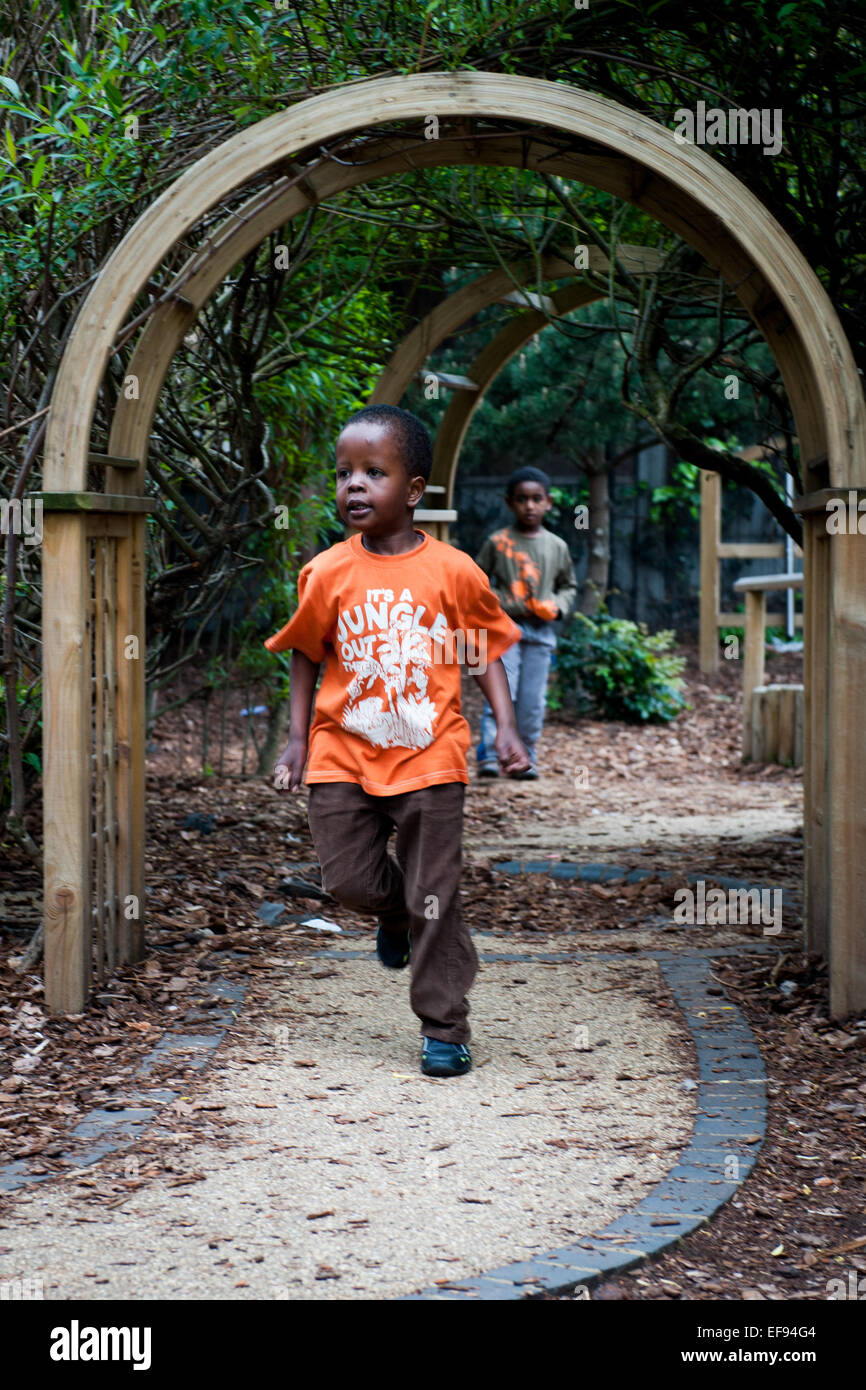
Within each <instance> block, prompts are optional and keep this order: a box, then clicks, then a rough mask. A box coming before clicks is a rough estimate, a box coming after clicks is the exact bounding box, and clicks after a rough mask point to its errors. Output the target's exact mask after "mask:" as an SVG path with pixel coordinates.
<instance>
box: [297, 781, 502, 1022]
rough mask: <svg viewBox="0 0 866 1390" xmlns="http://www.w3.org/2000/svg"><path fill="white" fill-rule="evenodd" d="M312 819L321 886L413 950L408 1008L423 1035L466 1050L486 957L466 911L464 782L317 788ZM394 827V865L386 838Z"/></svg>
mask: <svg viewBox="0 0 866 1390" xmlns="http://www.w3.org/2000/svg"><path fill="white" fill-rule="evenodd" d="M309 791H310V798H309V802H308V806H307V816H308V818H309V822H310V830H311V832H312V835H313V842H314V844H315V846H316V854H317V855H318V857H319V862H320V863H321V866H322V886H323V888H324V889H325V890H326V892H328V893H332V894H333V895H334V897H335V898H336V899H337V901H338V902H339V903H341V904H342V906H343V907H348V908H351V909H352V910H353V911H354V912H369V913H372V914H373V915H374V916H375V917H377V918H378V919H379V921H380V922H381V923H382V926H383V928H384V929H385V931H387V932H391V933H393V934H395V935H397V934H400V933H405V932H408V933H409V935H410V937H411V941H412V958H411V961H410V970H411V972H412V973H411V982H410V986H409V1002H410V1004H411V1006H412V1010H413V1012H414V1013H415V1014H416V1015H417V1016H418V1018H419V1019H420V1020H421V1032H422V1033H423V1034H424V1036H425V1037H428V1038H439V1039H441V1041H442V1042H452V1043H467V1042H468V1041H469V1038H470V1028H469V1023H468V1014H469V1001H468V999H467V998H466V996H467V994H468V992H469V989H470V987H471V985H472V982H473V980H474V979H475V976H476V974H477V973H478V953H477V952H476V950H475V946H474V943H473V941H472V937H471V936H470V934H469V928H468V927H467V926H466V924H465V922H464V920H463V915H462V912H461V909H460V868H461V862H462V852H463V798H464V793H465V784H464V783H463V782H439V783H436V784H435V785H434V786H432V787H421V788H419V789H418V790H417V791H413V792H401V793H400V794H399V795H395V796H371V795H370V793H369V792H365V791H364V789H363V787H360V786H359V785H358V783H357V782H313V783H312V784H310V788H309ZM395 826H396V829H397V839H396V844H395V854H396V858H394V857H392V856H391V855H390V854H389V853H388V849H387V845H388V837H389V835H390V834H391V831H392V830H393V829H394V827H395Z"/></svg>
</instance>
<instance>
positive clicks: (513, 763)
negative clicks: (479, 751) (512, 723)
mask: <svg viewBox="0 0 866 1390" xmlns="http://www.w3.org/2000/svg"><path fill="white" fill-rule="evenodd" d="M493 747H494V748H495V749H496V756H497V758H498V759H499V761H500V763H501V764H502V771H503V772H525V771H526V769H527V768H528V767H530V766H531V763H532V760H531V758H530V756H529V754H528V753H527V751H526V749H525V748H524V746H523V744H522V743H521V741H520V738H519V737H518V734H517V731H516V729H509V728H503V729H497V732H496V738H495V740H494V742H493Z"/></svg>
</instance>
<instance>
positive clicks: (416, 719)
mask: <svg viewBox="0 0 866 1390" xmlns="http://www.w3.org/2000/svg"><path fill="white" fill-rule="evenodd" d="M336 463H337V510H338V511H339V514H340V517H341V518H342V520H343V521H344V522H345V523H347V524H349V525H351V526H354V527H356V528H357V533H356V534H355V535H353V536H351V537H350V539H349V540H347V541H341V542H339V544H337V545H334V546H331V548H330V549H329V550H326V551H324V552H323V553H322V554H321V555H317V556H316V557H315V558H314V559H313V560H311V561H310V563H309V564H308V565H305V566H304V568H303V569H302V570H301V573H300V575H299V577H298V608H297V611H296V612H295V614H294V616H293V618H292V619H291V621H290V622H289V623H288V624H287V625H286V626H285V627H284V628H282V630H281V631H280V632H278V633H276V634H275V635H274V636H273V637H270V638H268V640H267V641H266V642H265V646H266V647H267V649H268V650H269V651H274V652H278V651H285V650H288V649H291V651H292V662H291V687H290V689H291V708H290V729H289V741H288V744H287V746H286V749H285V751H284V752H283V753H282V755H281V756H280V758H279V759H278V761H277V764H276V767H275V769H274V773H275V785H276V786H277V787H287V788H288V789H289V790H290V791H296V790H297V789H298V788H299V787H300V785H301V781H302V778H303V775H304V765H305V764H306V765H307V770H306V783H307V785H308V786H309V789H310V791H309V805H308V815H309V821H310V829H311V831H312V835H313V840H314V843H315V846H316V853H317V855H318V857H319V860H320V863H321V866H322V885H323V887H324V888H325V890H326V891H327V892H329V893H331V894H333V896H334V897H335V898H336V899H337V900H338V902H340V903H341V904H342V905H343V906H344V907H350V908H352V909H354V910H355V911H359V912H370V913H373V914H374V915H375V916H376V917H377V918H378V924H379V925H378V933H377V939H376V950H377V954H378V956H379V959H380V960H381V961H382V962H383V964H385V965H387V966H390V967H392V968H395V969H400V968H402V967H403V966H405V965H407V964H408V963H409V961H410V958H411V965H412V981H411V987H410V994H409V998H410V1002H411V1005H412V1008H413V1010H414V1012H415V1013H416V1014H417V1016H418V1018H419V1019H420V1020H421V1032H422V1035H423V1047H422V1054H421V1070H422V1071H423V1072H424V1073H425V1074H426V1075H428V1076H459V1075H462V1074H463V1073H464V1072H467V1071H469V1069H470V1067H471V1065H472V1059H471V1056H470V1053H469V1049H468V1047H467V1045H466V1044H467V1043H468V1042H469V1038H470V1029H469V1023H468V1014H469V1003H468V1000H467V998H466V995H467V993H468V991H469V989H470V987H471V985H472V982H473V980H474V979H475V976H476V974H477V970H478V956H477V953H476V951H475V946H474V944H473V942H472V938H471V936H470V934H469V930H468V928H467V927H466V925H465V923H464V921H463V918H462V914H461V910H460V866H461V848H462V845H461V840H462V824H463V798H464V794H465V793H464V789H465V785H466V783H468V781H469V775H468V772H467V770H466V754H467V751H468V749H469V743H470V734H469V726H468V724H467V723H466V720H465V719H464V718H463V715H462V714H461V710H460V663H461V662H463V661H465V663H466V665H467V666H468V667H469V668H470V669H472V674H473V676H474V677H475V679H476V680H477V682H478V684H479V686H480V688H481V690H482V692H483V693H484V695H485V696H486V698H487V700H488V701H489V703H490V706H491V708H492V709H493V711H494V715H495V718H496V729H497V733H496V745H495V746H496V753H497V755H498V757H499V760H500V762H501V763H502V766H503V768H504V769H505V770H506V771H520V770H521V769H524V768H527V767H528V766H529V755H528V754H527V751H526V749H525V748H524V746H523V744H522V743H521V741H520V739H519V737H518V734H517V728H516V723H515V715H514V708H513V706H512V703H511V696H510V694H509V689H508V681H507V678H506V675H505V671H504V669H503V667H502V663H501V661H500V657H501V655H502V653H503V652H504V651H505V650H506V649H507V648H508V647H510V646H512V645H513V643H515V642H518V641H519V640H520V636H521V632H520V628H519V627H518V626H517V624H516V623H515V622H513V621H512V619H510V618H509V617H507V616H506V614H505V613H504V612H503V610H502V607H501V605H500V603H499V600H498V599H497V597H496V596H495V594H494V593H493V591H492V590H491V588H490V583H489V581H488V579H487V576H486V575H485V574H484V573H483V571H482V570H480V569H479V568H478V566H477V565H476V564H475V562H474V561H473V560H472V559H471V558H470V557H469V556H468V555H466V554H464V553H463V552H462V551H459V550H456V549H455V548H454V547H453V546H450V545H446V544H444V543H443V542H442V541H437V540H435V539H434V538H433V537H432V536H429V535H425V534H424V533H423V532H420V531H416V530H415V528H414V524H413V512H414V509H415V507H416V506H417V505H418V503H419V502H420V500H421V497H422V495H423V493H424V489H425V487H426V485H427V481H428V479H429V477H430V469H431V465H432V449H431V445H430V436H429V435H428V433H427V431H426V429H425V428H424V426H423V424H422V423H421V421H420V420H418V419H417V418H416V416H414V415H411V414H410V413H409V412H408V411H406V410H401V409H399V408H398V407H397V406H389V405H375V406H366V407H365V408H364V409H363V410H360V411H358V412H357V413H356V414H355V415H353V416H352V417H351V418H350V419H349V420H348V422H347V423H346V425H345V426H344V427H343V430H342V431H341V433H340V435H339V438H338V439H337V448H336ZM322 661H324V662H325V672H324V676H323V678H322V684H321V687H320V689H319V692H318V697H317V698H316V702H315V717H314V719H313V723H312V728H310V712H311V708H312V704H313V697H314V693H315V687H316V678H317V675H318V671H319V666H320V664H321V662H322ZM308 730H309V736H308ZM308 742H309V760H308ZM394 828H396V831H397V839H396V844H395V855H396V858H394V857H392V856H391V855H389V854H388V850H387V844H388V838H389V835H390V834H391V831H392V830H393V829H394Z"/></svg>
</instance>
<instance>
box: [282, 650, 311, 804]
mask: <svg viewBox="0 0 866 1390" xmlns="http://www.w3.org/2000/svg"><path fill="white" fill-rule="evenodd" d="M319 664H320V663H319V662H316V661H311V660H310V658H309V657H308V656H305V655H304V653H303V652H302V651H298V649H297V647H296V648H294V650H293V651H292V664H291V668H290V671H289V741H288V743H287V744H286V747H285V749H284V750H283V752H282V753H281V754H280V756H279V758H278V759H277V761H276V763H275V764H274V779H275V780H274V786H275V787H277V788H283V789H288V790H289V791H290V792H296V791H297V790H298V788H299V787H300V785H301V778H302V777H303V775H304V764H305V763H306V761H307V739H308V737H309V731H310V715H311V713H312V709H313V698H314V696H315V693H316V679H317V677H318V674H319ZM282 769H285V771H282Z"/></svg>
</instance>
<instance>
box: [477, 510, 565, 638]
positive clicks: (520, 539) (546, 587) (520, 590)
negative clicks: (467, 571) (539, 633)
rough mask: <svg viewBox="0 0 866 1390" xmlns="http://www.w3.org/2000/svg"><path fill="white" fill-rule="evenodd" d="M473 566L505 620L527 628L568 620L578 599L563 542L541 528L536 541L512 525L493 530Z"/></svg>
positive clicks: (533, 537)
mask: <svg viewBox="0 0 866 1390" xmlns="http://www.w3.org/2000/svg"><path fill="white" fill-rule="evenodd" d="M476 564H477V565H478V566H479V568H480V569H483V571H484V573H485V574H486V575H487V577H488V579H489V580H490V587H491V589H492V590H493V592H494V593H495V594H496V596H497V598H498V599H499V602H500V603H501V604H502V607H503V608H504V610H505V612H506V613H507V614H508V616H509V618H514V619H516V620H517V621H519V622H529V623H530V624H531V625H532V626H536V625H540V624H542V623H550V622H555V621H556V619H557V618H567V617H568V616H569V614H570V613H571V612H572V610H573V608H574V604H575V601H576V599H577V584H576V583H575V579H574V566H573V564H572V562H571V554H570V552H569V549H568V546H567V545H566V543H565V541H563V540H560V538H559V536H555V535H554V534H553V532H552V531H547V530H545V529H544V527H542V528H541V530H540V531H539V533H538V535H537V536H527V535H524V534H523V532H522V531H518V530H516V528H515V527H513V526H506V527H505V528H504V529H503V530H502V531H494V533H493V535H492V536H488V537H487V540H486V541H485V542H484V544H483V546H482V547H481V550H480V552H479V554H478V558H477V560H476Z"/></svg>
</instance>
